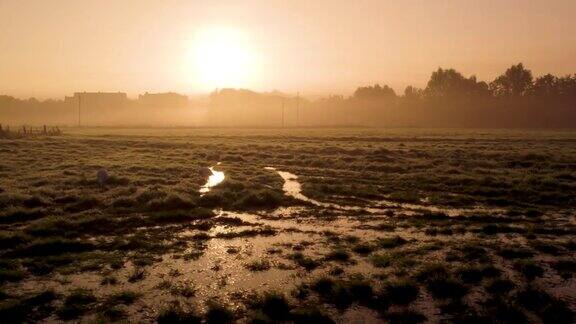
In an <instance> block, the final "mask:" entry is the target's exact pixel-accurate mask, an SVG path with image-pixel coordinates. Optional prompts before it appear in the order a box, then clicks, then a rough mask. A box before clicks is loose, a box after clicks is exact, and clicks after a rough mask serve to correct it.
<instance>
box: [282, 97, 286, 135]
mask: <svg viewBox="0 0 576 324" xmlns="http://www.w3.org/2000/svg"><path fill="white" fill-rule="evenodd" d="M285 101H286V99H284V98H282V128H284V102H285Z"/></svg>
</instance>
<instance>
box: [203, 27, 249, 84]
mask: <svg viewBox="0 0 576 324" xmlns="http://www.w3.org/2000/svg"><path fill="white" fill-rule="evenodd" d="M192 61H193V62H192V63H193V72H192V79H193V83H194V84H195V85H196V86H197V87H199V88H202V89H203V90H213V89H216V88H248V87H251V86H252V85H253V84H254V82H255V81H256V77H257V74H258V66H257V65H258V61H259V60H258V56H257V53H256V51H254V46H253V44H252V42H251V39H250V37H249V35H248V34H246V33H244V32H242V31H241V30H238V29H233V28H211V29H204V30H201V31H199V32H198V33H197V35H196V37H195V38H194V40H193V42H192Z"/></svg>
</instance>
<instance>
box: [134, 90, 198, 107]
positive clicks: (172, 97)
mask: <svg viewBox="0 0 576 324" xmlns="http://www.w3.org/2000/svg"><path fill="white" fill-rule="evenodd" d="M138 103H139V104H140V105H142V106H146V107H156V108H180V107H186V106H188V97H187V96H184V95H181V94H178V93H174V92H165V93H148V92H146V93H145V94H143V95H140V96H138Z"/></svg>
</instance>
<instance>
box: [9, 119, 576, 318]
mask: <svg viewBox="0 0 576 324" xmlns="http://www.w3.org/2000/svg"><path fill="white" fill-rule="evenodd" d="M218 162H220V164H218ZM211 166H212V167H214V169H215V170H218V171H221V172H224V175H225V179H224V181H223V182H222V183H220V184H219V185H217V186H215V187H212V188H210V190H209V191H207V192H205V191H206V190H203V192H202V193H201V192H200V189H201V188H202V186H203V185H204V183H205V181H206V179H205V178H203V177H202V176H201V175H200V174H199V172H198V170H200V169H201V168H203V167H211ZM101 168H105V169H107V170H108V173H109V175H110V179H109V180H108V183H107V185H106V186H105V187H101V186H100V185H99V184H98V182H97V180H96V172H97V171H98V170H99V169H101ZM575 193H576V133H574V132H567V131H566V132H564V131H546V132H544V131H498V130H454V129H452V130H403V129H400V130H378V129H286V130H278V129H277V130H264V129H257V130H249V129H240V130H232V129H134V130H122V129H83V130H74V129H70V130H65V135H63V136H59V137H46V138H21V139H0V319H1V320H0V321H1V322H36V321H78V320H80V321H83V322H111V321H130V322H155V321H158V322H160V323H168V322H170V323H172V322H186V323H187V322H208V323H223V322H234V321H240V322H258V323H262V322H264V323H265V322H296V323H324V322H326V323H330V322H343V323H348V322H382V321H383V322H392V323H417V322H457V323H461V322H466V323H469V322H501V323H512V322H513V323H518V322H533V323H542V322H544V323H571V322H573V321H574V320H575V317H574V312H575V311H576V278H575V277H574V272H575V270H576V217H575V216H576V211H575V209H574V207H576V194H575Z"/></svg>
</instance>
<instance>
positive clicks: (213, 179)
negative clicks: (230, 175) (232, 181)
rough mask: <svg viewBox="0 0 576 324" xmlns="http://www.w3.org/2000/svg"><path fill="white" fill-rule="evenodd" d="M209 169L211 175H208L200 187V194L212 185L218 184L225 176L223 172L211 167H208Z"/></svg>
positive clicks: (208, 189)
mask: <svg viewBox="0 0 576 324" xmlns="http://www.w3.org/2000/svg"><path fill="white" fill-rule="evenodd" d="M209 169H210V171H211V172H212V175H210V176H209V177H208V180H207V181H206V183H205V184H204V185H203V186H202V187H201V188H200V193H202V194H205V193H207V192H209V191H210V189H211V188H212V187H214V186H217V185H219V184H220V183H221V182H222V181H224V178H225V175H224V172H222V171H216V170H214V168H213V167H210V168H209Z"/></svg>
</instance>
